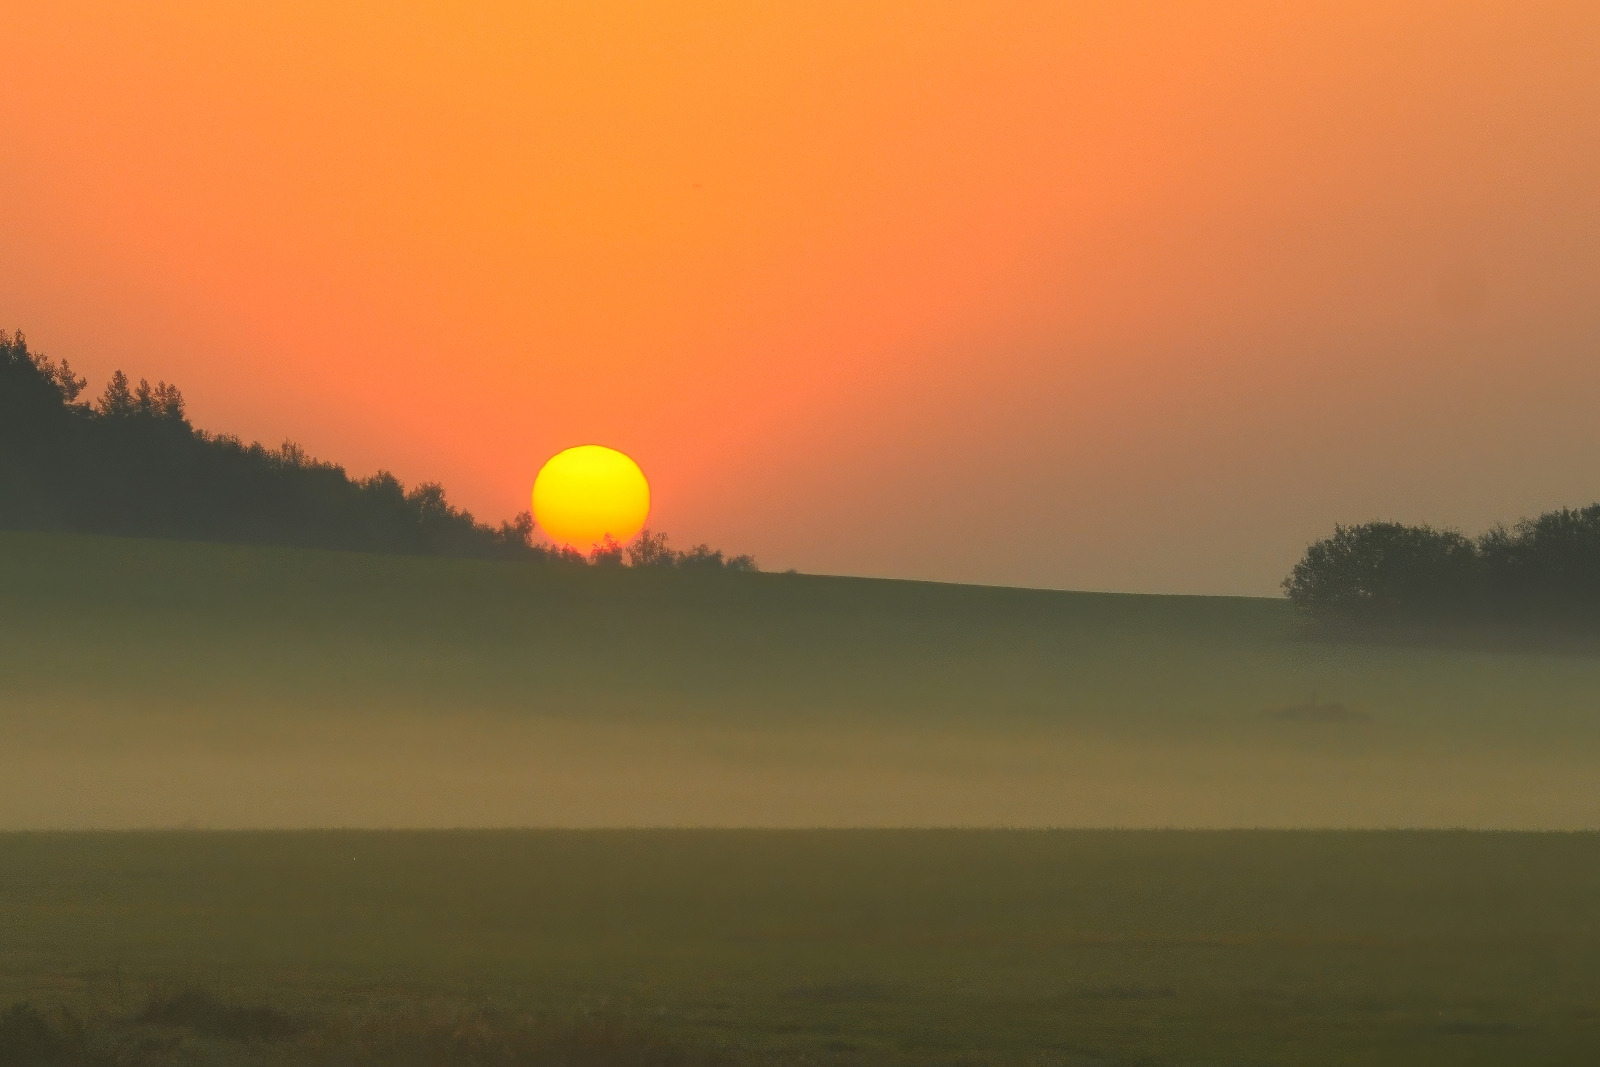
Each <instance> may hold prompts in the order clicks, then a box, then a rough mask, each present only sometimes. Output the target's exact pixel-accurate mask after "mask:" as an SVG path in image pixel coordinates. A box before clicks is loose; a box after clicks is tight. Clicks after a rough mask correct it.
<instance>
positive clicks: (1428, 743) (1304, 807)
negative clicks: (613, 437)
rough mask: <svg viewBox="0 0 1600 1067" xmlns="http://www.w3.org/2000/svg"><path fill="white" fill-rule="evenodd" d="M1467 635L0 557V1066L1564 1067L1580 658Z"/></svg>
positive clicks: (17, 554) (757, 593)
mask: <svg viewBox="0 0 1600 1067" xmlns="http://www.w3.org/2000/svg"><path fill="white" fill-rule="evenodd" d="M1468 644H1470V642H1468V643H1458V644H1457V645H1456V646H1455V647H1449V646H1442V645H1441V646H1438V647H1429V646H1424V645H1420V644H1419V645H1411V646H1394V645H1391V646H1380V645H1373V644H1367V645H1361V644H1348V643H1332V642H1327V641H1314V640H1310V639H1308V638H1307V636H1306V635H1305V633H1304V632H1303V630H1302V629H1301V628H1300V626H1299V624H1298V623H1297V622H1296V620H1295V618H1294V617H1293V616H1292V614H1291V613H1290V612H1289V610H1288V608H1287V606H1286V605H1285V604H1283V603H1282V602H1279V601H1272V600H1255V599H1241V598H1202V597H1146V596H1121V595H1110V594H1087V593H1062V592H1049V591H1037V590H1034V591H1030V590H1015V589H991V588H975V587H962V586H948V585H934V584H925V583H912V582H890V581H870V580H860V579H843V578H826V577H815V576H804V575H766V574H758V575H741V574H719V573H713V574H692V573H683V572H672V571H667V572H639V573H633V572H624V571H605V570H594V569H563V568H550V567H540V566H523V565H512V564H485V563H474V562H465V561H454V560H439V559H419V558H403V557H381V556H365V555H354V554H340V553H324V552H302V551H294V550H287V549H266V548H243V547H229V546H217V545H198V544H178V543H163V542H142V541H132V540H110V539H97V538H88V537H69V536H46V535H37V534H16V533H5V534H0V830H7V831H11V832H6V833H0V1012H3V1010H4V1009H5V1007H6V1006H7V1005H9V1004H12V1003H16V1002H20V1001H28V1002H30V1003H31V1004H33V1005H34V1010H35V1011H36V1014H29V1013H27V1012H20V1013H18V1012H13V1013H11V1014H9V1015H5V1014H0V1067H13V1065H12V1063H10V1062H6V1060H5V1057H7V1056H11V1057H12V1058H13V1059H16V1055H17V1054H16V1053H15V1048H17V1047H20V1046H18V1045H16V1044H15V1041H20V1040H22V1038H18V1037H17V1036H16V1035H18V1034H23V1035H24V1037H25V1036H26V1033H25V1031H26V1032H32V1031H27V1027H28V1026H36V1027H37V1026H50V1027H55V1029H53V1030H50V1031H49V1032H50V1033H51V1034H54V1035H55V1037H54V1038H52V1040H55V1039H59V1040H62V1041H66V1040H68V1037H70V1036H71V1035H74V1034H75V1035H78V1036H76V1037H72V1040H74V1041H78V1042H79V1044H78V1045H77V1046H74V1047H75V1048H77V1049H78V1051H79V1052H82V1053H84V1055H88V1054H89V1053H94V1055H96V1056H99V1058H98V1059H96V1058H93V1057H91V1058H88V1059H84V1058H82V1057H80V1058H79V1059H76V1060H54V1061H51V1060H40V1059H37V1058H35V1059H33V1060H26V1059H22V1060H18V1062H19V1063H22V1064H43V1063H61V1064H71V1065H72V1067H79V1065H88V1064H94V1065H102V1064H105V1065H109V1064H112V1063H116V1064H118V1065H120V1067H132V1065H140V1064H142V1065H145V1067H155V1065H172V1067H176V1065H179V1064H184V1065H199V1064H229V1065H234V1064H246V1063H249V1064H260V1065H263V1067H265V1065H269V1064H282V1065H290V1064H296V1065H305V1064H315V1065H319V1067H320V1065H327V1067H334V1065H338V1067H359V1065H362V1064H370V1065H372V1067H400V1065H406V1067H410V1065H413V1064H414V1065H416V1067H424V1065H426V1067H454V1065H461V1067H465V1065H467V1064H471V1065H473V1067H524V1065H527V1067H531V1065H534V1064H539V1065H545V1067H555V1065H563V1064H564V1065H566V1067H624V1065H625V1067H674V1065H676V1067H691V1065H693V1064H707V1065H710V1064H728V1065H731V1064H741V1063H771V1064H778V1063H783V1064H796V1065H798V1064H819V1063H838V1064H850V1065H853V1064H862V1065H866V1064H906V1065H911V1064H980V1063H993V1064H1016V1065H1024V1064H1026V1065H1045V1064H1062V1065H1065V1064H1080V1065H1090V1064H1101V1065H1104V1064H1246V1063H1303V1064H1324V1063H1325V1064H1345V1063H1371V1064H1379V1063H1384V1064H1408V1065H1409V1064H1430V1063H1432V1064H1459V1063H1486V1064H1488V1063H1495V1064H1498V1063H1517V1064H1536V1063H1551V1064H1567V1063H1578V1062H1589V1061H1591V1060H1594V1059H1596V1057H1597V1055H1600V996H1597V994H1596V990H1597V989H1600V836H1597V835H1596V834H1594V833H1593V832H1591V831H1592V828H1594V827H1595V826H1596V825H1600V788H1597V783H1600V774H1597V773H1596V772H1597V771H1600V714H1597V712H1600V708H1597V707H1596V704H1597V697H1600V657H1596V656H1595V655H1594V654H1592V653H1591V652H1587V651H1585V650H1583V649H1581V648H1566V649H1564V650H1560V651H1557V650H1553V649H1546V650H1544V651H1535V650H1530V649H1522V650H1520V651H1519V650H1510V649H1505V648H1502V649H1500V650H1494V649H1492V648H1489V647H1484V646H1482V645H1481V644H1480V645H1479V646H1478V647H1467V646H1468ZM1313 698H1315V703H1313ZM1332 705H1337V706H1338V708H1339V709H1340V710H1338V711H1330V710H1329V708H1330V706H1332ZM1296 709H1298V711H1296ZM1308 709H1309V710H1308ZM1286 710H1287V711H1289V712H1290V713H1289V714H1284V712H1285V711H1286ZM180 827H196V828H202V829H201V830H200V831H199V832H180V831H177V830H176V829H174V828H180ZM273 827H281V828H290V829H291V830H292V831H293V832H276V831H274V832H263V831H261V830H259V828H273ZM319 827H320V828H324V829H321V830H316V829H307V828H319ZM451 827H457V828H473V827H476V828H478V829H429V828H451ZM497 827H498V828H506V829H495V828H497ZM517 827H522V828H524V829H515V828H517ZM539 827H546V828H555V829H537V828H539ZM608 827H610V828H613V829H606V828H608ZM628 827H632V829H628ZM651 827H656V828H658V829H649V828H651ZM696 827H698V828H696ZM717 827H723V828H724V829H717ZM729 827H745V829H727V828H729ZM827 827H833V828H834V829H824V828H827ZM893 827H899V829H893ZM917 827H923V828H925V829H916V828H917ZM937 827H945V828H944V829H938V828H937ZM953 827H967V829H953ZM1044 827H1076V828H1077V829H1042V828H1044ZM1114 827H1122V828H1124V829H1110V828H1114ZM1133 827H1147V828H1150V827H1155V828H1159V827H1168V828H1188V829H1143V830H1140V829H1127V828H1133ZM1249 827H1258V828H1259V827H1277V828H1293V829H1277V830H1273V829H1253V830H1252V829H1241V828H1249ZM1386 827H1410V828H1412V829H1407V830H1385V829H1383V828H1386ZM1443 827H1465V828H1473V829H1475V830H1484V829H1491V828H1492V829H1496V830H1499V831H1502V832H1493V833H1485V832H1465V831H1460V830H1456V831H1446V830H1442V829H1438V828H1443ZM150 828H168V829H165V830H160V829H158V830H155V831H154V832H137V833H117V832H106V831H110V830H128V829H144V830H149V829H150ZM383 828H395V829H383ZM560 828H565V829H560ZM583 828H589V829H583ZM808 828H813V829H808ZM874 828H878V829H874ZM1096 828H1099V829H1096ZM1227 828H1234V829H1227ZM1337 828H1345V829H1337ZM1429 828H1432V829H1429ZM1553 830H1571V831H1582V832H1570V833H1567V832H1562V833H1556V832H1537V831H1553ZM245 831H255V832H245ZM185 991H197V992H198V993H200V994H203V995H204V996H205V997H209V998H212V999H210V1000H204V1001H196V1000H194V999H193V998H189V999H187V1000H186V999H184V996H185V995H186V994H185ZM174 997H177V998H178V999H176V1000H174V999H172V998H174ZM196 1003H199V1004H201V1005H202V1008H203V1009H204V1010H203V1011H201V1009H196V1008H194V1007H193V1005H194V1004H196ZM174 1004H184V1005H189V1007H186V1008H183V1009H182V1010H183V1011H189V1012H190V1014H189V1015H183V1014H182V1012H181V1011H179V1009H177V1008H174V1007H173V1005H174ZM205 1005H210V1007H205ZM230 1005H232V1006H234V1007H238V1006H245V1007H250V1006H264V1007H270V1008H271V1009H272V1012H277V1013H280V1014H276V1015H274V1014H272V1012H268V1013H267V1014H266V1015H265V1016H261V1018H266V1019H268V1021H269V1022H270V1021H271V1020H272V1019H280V1020H284V1021H285V1022H284V1026H285V1027H288V1029H285V1030H283V1032H281V1033H279V1032H276V1031H275V1032H274V1033H273V1034H271V1035H269V1034H268V1033H267V1031H261V1032H260V1033H256V1031H248V1032H245V1031H235V1030H228V1029H227V1027H228V1026H232V1025H234V1024H233V1023H227V1024H226V1025H223V1024H222V1023H217V1022H216V1020H217V1019H223V1020H224V1022H226V1020H228V1019H235V1021H237V1019H246V1020H247V1021H248V1020H249V1019H255V1018H257V1016H256V1015H250V1014H248V1013H246V1014H244V1015H237V1016H236V1015H230V1014H228V1012H230V1011H233V1010H234V1007H230ZM63 1011H66V1012H70V1013H71V1014H70V1016H68V1015H63V1014H61V1012H63ZM196 1011H201V1014H198V1015H197V1014H194V1012H196ZM208 1011H209V1012H212V1013H213V1014H211V1015H206V1014H204V1012H208ZM163 1012H165V1013H166V1014H162V1013H163ZM174 1012H178V1014H176V1015H175V1014H173V1013H174ZM218 1012H220V1013H221V1014H217V1013H218ZM150 1013H153V1014H150ZM141 1018H143V1019H144V1021H143V1022H141V1021H140V1019H141ZM208 1019H209V1020H211V1021H210V1022H207V1021H206V1020H208ZM163 1020H165V1021H163ZM174 1020H176V1021H174ZM184 1020H188V1021H184ZM197 1020H198V1021H197ZM289 1022H292V1023H293V1026H292V1027H289ZM251 1025H254V1024H253V1023H252V1024H251ZM274 1025H276V1024H274ZM208 1027H210V1029H208ZM218 1027H221V1029H218ZM75 1028H76V1029H75ZM241 1033H243V1034H244V1036H243V1037H241V1036H240V1034H241ZM250 1033H256V1036H255V1037H250V1036H249V1034H250ZM8 1035H9V1036H8ZM63 1035H65V1036H63ZM619 1035H620V1036H619ZM8 1041H11V1042H13V1044H12V1045H7V1042H8ZM8 1049H11V1050H12V1051H10V1052H8V1051H7V1050H8ZM575 1049H576V1050H578V1051H574V1050H575ZM496 1050H498V1051H496ZM507 1050H512V1051H507ZM516 1050H520V1051H516ZM530 1050H531V1051H530ZM552 1050H553V1051H552ZM563 1050H565V1051H563ZM608 1050H609V1051H608ZM513 1052H514V1053H515V1054H513ZM113 1053H114V1054H113ZM102 1054H103V1055H102Z"/></svg>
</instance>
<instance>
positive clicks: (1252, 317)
mask: <svg viewBox="0 0 1600 1067" xmlns="http://www.w3.org/2000/svg"><path fill="white" fill-rule="evenodd" d="M3 7H4V11H3V22H4V26H5V33H4V37H5V41H6V60H5V67H6V71H5V74H4V76H3V79H0V135H3V138H0V143H3V147H4V155H5V162H4V165H3V166H0V324H3V325H5V326H7V327H21V328H22V329H24V330H26V331H27V332H28V335H29V337H30V340H31V341H32V342H33V344H34V345H35V347H37V348H42V349H44V350H45V351H47V352H48V353H50V354H51V355H54V356H57V357H61V356H65V357H68V358H69V359H71V361H72V362H73V363H74V364H75V365H76V366H78V367H79V368H80V369H81V370H82V371H85V372H87V373H88V375H89V376H90V378H91V380H92V383H93V385H94V387H95V388H96V389H98V388H99V387H100V386H101V385H102V384H103V383H104V379H105V376H106V375H107V374H109V372H110V371H111V370H112V369H113V368H115V367H122V368H124V369H126V370H128V371H129V372H130V373H132V374H133V375H134V376H135V377H138V376H140V375H143V376H148V377H149V378H150V379H151V380H152V381H153V380H155V379H157V378H164V379H167V380H169V381H175V382H177V383H178V384H180V385H181V386H182V387H183V389H184V391H185V395H186V396H187V397H188V400H189V405H190V412H191V415H192V417H193V418H194V420H195V421H196V423H197V424H198V425H201V426H204V427H206V428H209V429H215V430H227V431H232V432H236V433H239V434H240V435H242V436H244V437H246V438H259V439H261V440H263V441H266V442H268V443H276V442H277V441H280V440H282V439H284V438H293V439H295V440H297V441H299V442H301V443H302V444H303V445H305V446H306V447H307V448H308V449H310V450H311V451H312V452H313V453H314V454H316V455H319V456H322V457H324V458H329V459H333V460H336V461H339V462H342V463H343V464H345V465H346V467H347V468H349V469H350V470H351V472H352V473H356V474H365V473H370V472H371V471H373V470H375V469H377V468H378V467H380V466H383V467H388V468H390V469H392V470H394V471H395V472H396V473H397V474H398V475H400V477H401V478H403V479H404V480H406V481H407V482H413V481H418V480H423V479H435V480H440V481H443V482H444V483H445V484H446V486H447V487H448V488H449V490H450V492H451V496H452V498H453V499H454V500H456V501H457V502H458V503H463V504H465V505H467V506H468V507H470V508H472V509H473V511H474V512H475V513H477V514H478V515H479V516H480V517H482V518H487V519H499V518H502V517H504V516H506V515H509V514H511V513H512V512H515V511H518V510H521V509H522V508H525V507H526V506H527V494H528V491H529V488H530V486H531V484H532V481H533V477H534V474H535V473H536V472H537V470H538V467H539V464H540V463H541V462H542V461H543V460H544V459H545V458H546V457H548V456H549V455H551V454H553V453H554V452H556V451H558V450H560V449H562V448H564V447H567V446H570V445H574V444H580V443H585V442H600V443H604V444H609V445H612V446H613V447H616V448H620V449H623V450H624V451H627V452H628V453H630V454H631V455H633V456H634V457H635V458H636V459H637V460H638V461H639V462H640V463H641V465H643V467H644V469H645V471H646V472H647V473H648V474H649V476H650V478H651V481H652V485H653V489H654V497H655V502H656V513H655V516H654V519H653V523H652V525H654V526H657V527H658V528H664V529H666V530H668V531H670V532H671V533H672V534H673V535H674V538H675V540H676V541H677V542H679V543H680V544H682V543H686V542H688V541H699V540H708V541H711V542H712V543H713V544H716V545H718V546H720V547H723V548H726V549H729V550H732V551H735V552H752V553H754V554H755V555H756V556H757V557H758V558H759V559H760V560H761V561H762V563H763V565H764V566H766V567H767V568H769V569H771V568H786V567H791V566H792V567H798V568H800V569H802V570H816V571H829V572H841V573H855V574H873V575H890V576H898V577H916V578H936V579H950V580H962V581H982V582H1002V583H1012V584H1025V585H1045V586H1059V587H1080V588H1102V589H1126V590H1143V591H1173V592H1219V593H1271V592H1274V591H1275V588H1276V584H1277V581H1278V579H1279V578H1280V577H1281V576H1282V574H1283V573H1284V571H1285V570H1286V569H1287V567H1288V566H1289V565H1290V564H1291V563H1292V562H1293V560H1294V559H1295V558H1296V557H1297V556H1298V555H1299V553H1300V551H1301V550H1302V549H1303V547H1304V545H1305V544H1306V542H1307V541H1308V540H1310V539H1312V538H1313V537H1316V536H1319V535H1321V534H1323V533H1325V532H1327V531H1328V530H1329V529H1330V528H1331V526H1332V524H1333V523H1335V522H1337V521H1357V520H1362V519H1368V518H1376V517H1393V518H1399V519H1404V520H1417V521H1432V522H1435V523H1443V524H1451V525H1456V526H1461V527H1465V528H1467V529H1472V530H1475V529H1478V528H1481V527H1483V526H1485V525H1487V524H1489V523H1492V522H1495V521H1500V520H1509V519H1514V518H1516V517H1517V516H1519V515H1521V514H1525V513H1529V512H1534V511H1538V510H1541V509H1544V508H1548V507H1553V506H1558V505H1565V504H1571V505H1577V504H1584V503H1588V502H1591V501H1594V500H1597V499H1600V418H1597V417H1596V412H1597V411H1600V405H1597V401H1600V4H1595V3H1593V2H1592V0H1574V2H1569V3H1553V2H1552V3H1534V4H1528V3H1524V2H1505V3H1472V2H1462V0H1449V2H1438V3H1428V2H1422V0H1413V2H1407V3H1404V4H1396V3H1394V2H1393V0H1373V2H1356V0H1348V2H1329V3H1315V2H1306V3H1294V4H1284V3H1281V2H1277V0H1270V2H1268V0H1263V2H1260V3H1238V2H1217V3H1148V4H1140V3H1134V2H1130V0H1115V2H1104V3H1092V2H1083V3H1072V4H1067V3H1062V4H1044V3H1039V2H1038V0H1026V2H1020V3H1004V2H1001V0H972V2H959V3H938V2H920V0H919V2H907V3H897V4H889V3H882V4H870V3H866V4H864V3H861V2H860V0H847V2H839V3H827V2H817V0H810V2H807V3H794V4H757V3H749V2H745V0H741V2H732V3H726V4H692V3H683V2H676V0H675V2H671V3H667V2H658V3H636V4H623V3H617V4H603V3H596V4H572V5H554V4H551V5H533V4H527V3H504V4H492V3H474V4H466V3H438V4H408V3H390V2H384V3H377V2H373V3H365V4H356V3H350V4H338V3H330V2H327V0H315V2H305V3H291V2H278V3H272V4H217V3H214V2H211V0H205V2H191V3H165V4H163V3H149V4H137V5H134V4H125V3H111V2H108V3H103V4H86V3H75V2H71V0H52V2H51V3H21V2H10V3H4V5H3Z"/></svg>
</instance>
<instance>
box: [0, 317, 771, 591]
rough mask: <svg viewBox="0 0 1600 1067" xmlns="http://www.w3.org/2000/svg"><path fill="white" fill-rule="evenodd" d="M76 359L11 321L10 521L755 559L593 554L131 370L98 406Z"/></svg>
mask: <svg viewBox="0 0 1600 1067" xmlns="http://www.w3.org/2000/svg"><path fill="white" fill-rule="evenodd" d="M87 388H88V382H87V381H86V380H85V379H83V378H81V377H79V376H78V375H77V374H76V373H74V372H73V370H72V368H71V366H69V365H68V363H67V362H66V361H65V360H62V361H60V362H56V361H54V360H51V359H49V358H47V357H46V356H44V355H43V354H42V353H39V352H32V351H29V349H28V343H27V340H26V338H25V337H24V336H23V335H22V333H21V332H20V331H19V332H17V333H7V332H6V331H3V330H0V528H6V529H39V530H71V531H76V532H81V533H99V534H116V535H123V536H135V537H167V538H181V539H190V540H204V541H232V542H249V543H257V544H277V545H298V546H304V547H313V548H337V549H351V550H357V551H366V552H400V553H412V554H418V555H438V556H467V557H474V558H479V559H510V560H545V561H550V562H562V563H593V564H597V565H618V566H620V565H624V564H631V565H635V566H683V567H693V568H731V569H735V570H754V569H755V561H754V560H752V559H751V558H750V557H748V556H736V557H733V558H731V559H725V558H724V557H723V555H722V553H721V552H715V551H712V550H711V549H710V548H708V547H706V546H704V545H701V546H698V547H696V548H694V549H691V550H689V551H688V552H674V551H672V550H671V549H669V548H667V547H666V538H665V536H664V535H660V534H648V535H645V536H641V538H640V539H639V540H638V541H636V542H634V543H633V544H631V545H629V546H626V547H624V546H621V545H617V544H609V545H606V546H602V548H600V549H599V550H597V551H595V552H594V553H592V554H591V555H589V556H583V555H581V554H579V553H577V552H575V551H573V550H571V549H566V548H553V547H550V546H547V545H543V544H540V543H539V542H537V541H535V539H534V527H533V517H532V516H531V515H530V514H529V513H527V512H523V513H521V514H519V515H517V516H516V517H514V518H512V519H510V520H508V521H505V522H502V523H500V524H499V525H498V526H489V525H486V524H484V523H480V522H478V521H477V520H476V519H474V518H473V516H472V514H471V513H470V512H468V511H465V510H463V509H460V508H456V507H453V506H452V505H451V504H450V503H449V501H447V500H446V499H445V492H444V488H443V486H441V485H439V484H438V483H436V482H424V483H422V484H420V485H417V486H415V487H413V488H411V489H409V490H408V489H407V488H406V487H405V486H404V485H403V484H401V482H400V480H399V479H398V478H396V477H395V476H394V475H393V474H390V473H389V472H388V471H379V472H378V473H376V474H374V475H372V476H371V477H370V478H351V477H350V476H349V475H347V474H346V473H345V471H344V468H343V467H340V466H338V465H336V464H333V463H326V462H323V461H321V460H317V459H314V458H312V457H311V456H309V455H307V454H306V452H305V451H304V450H303V449H302V448H300V447H299V446H298V445H295V444H293V443H291V442H285V443H284V444H282V445H280V446H278V447H277V448H270V449H269V448H264V447H263V446H262V445H260V444H258V443H257V444H248V445H247V444H245V443H243V442H242V441H240V440H239V438H237V437H233V436H231V435H228V434H212V433H207V432H206V431H204V430H200V429H196V428H195V427H194V426H192V425H191V424H190V422H189V419H188V417H187V415H186V413H185V411H184V402H183V394H182V393H181V392H179V390H178V388H177V386H174V385H168V384H167V383H166V382H158V383H157V384H155V385H154V386H152V385H151V384H150V383H149V382H147V381H144V380H142V379H141V380H140V381H139V383H138V384H137V385H135V384H133V383H132V382H131V381H130V380H129V379H128V377H127V376H126V375H125V374H123V373H122V372H121V371H117V372H116V373H115V374H113V375H112V376H111V380H110V382H108V383H107V385H106V387H105V391H104V392H103V393H101V394H100V396H99V397H98V398H97V399H95V400H94V401H93V402H92V403H90V402H87V401H86V400H85V399H84V392H85V390H86V389H87Z"/></svg>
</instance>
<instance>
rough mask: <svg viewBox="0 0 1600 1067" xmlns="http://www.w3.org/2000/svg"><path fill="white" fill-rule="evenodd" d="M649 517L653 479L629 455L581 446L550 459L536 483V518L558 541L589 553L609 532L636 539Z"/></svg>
mask: <svg viewBox="0 0 1600 1067" xmlns="http://www.w3.org/2000/svg"><path fill="white" fill-rule="evenodd" d="M649 515H650V483H649V482H647V481H645V477H644V472H643V471H641V470H640V469H639V465H638V464H637V463H635V462H634V461H633V460H632V459H630V458H629V457H628V456H626V455H624V454H623V453H621V452H618V451H617V450H616V449H614V448H606V447H605V446H604V445H579V446H578V447H576V448H569V449H567V450H566V451H564V452H558V453H556V454H555V455H554V456H552V457H550V460H549V462H547V463H546V464H545V465H544V467H543V468H541V469H540V471H539V477H538V478H537V479H535V480H534V483H533V520H534V522H536V523H538V524H539V527H540V529H542V530H543V531H544V534H545V536H546V537H548V538H549V539H550V540H551V541H554V542H555V543H556V544H558V545H570V546H572V547H573V548H576V549H577V550H578V551H580V552H588V551H589V550H590V549H592V548H594V547H595V546H596V545H598V544H600V543H601V542H602V541H603V540H604V539H605V537H606V535H607V534H609V535H611V536H612V537H614V538H616V539H617V541H619V542H624V543H625V542H627V541H630V540H632V539H633V537H634V536H635V535H636V534H638V532H639V531H640V530H642V529H644V523H645V519H646V518H648V517H649Z"/></svg>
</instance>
